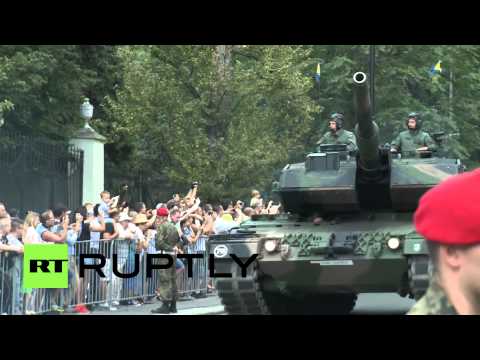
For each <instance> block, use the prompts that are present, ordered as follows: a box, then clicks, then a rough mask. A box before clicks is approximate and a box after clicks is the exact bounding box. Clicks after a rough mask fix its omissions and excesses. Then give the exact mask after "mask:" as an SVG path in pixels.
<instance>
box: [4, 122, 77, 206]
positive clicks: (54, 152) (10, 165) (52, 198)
mask: <svg viewBox="0 0 480 360" xmlns="http://www.w3.org/2000/svg"><path fill="white" fill-rule="evenodd" d="M0 169H1V171H0V201H3V202H6V203H7V205H8V207H9V208H17V209H18V210H20V211H21V213H25V211H27V210H34V211H37V212H40V211H43V210H45V209H48V208H50V207H51V206H53V205H54V204H57V203H62V204H64V205H65V206H67V207H68V208H69V209H76V208H78V207H79V206H80V205H81V202H82V191H83V190H82V187H83V183H82V181H83V151H82V150H80V149H77V148H75V147H74V146H72V145H68V144H67V143H64V142H57V141H51V140H49V139H42V138H37V137H35V138H34V137H29V136H24V135H21V134H18V133H14V132H9V131H5V130H2V131H0Z"/></svg>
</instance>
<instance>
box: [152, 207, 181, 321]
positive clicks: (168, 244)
mask: <svg viewBox="0 0 480 360" xmlns="http://www.w3.org/2000/svg"><path fill="white" fill-rule="evenodd" d="M168 215H169V211H168V209H167V208H163V207H161V208H159V209H157V218H158V224H159V225H158V228H157V238H156V241H155V246H156V249H157V250H159V251H161V252H162V253H163V254H169V255H170V256H171V257H172V258H173V264H175V263H176V258H177V257H176V254H175V247H176V246H177V245H178V244H179V242H180V236H179V235H178V231H177V228H176V227H175V225H173V224H172V223H170V222H169V221H168ZM158 295H159V298H160V299H161V301H162V303H163V304H162V306H161V307H159V308H157V309H154V310H152V313H154V314H169V313H176V312H177V273H176V270H175V265H173V266H170V268H168V269H161V270H159V288H158Z"/></svg>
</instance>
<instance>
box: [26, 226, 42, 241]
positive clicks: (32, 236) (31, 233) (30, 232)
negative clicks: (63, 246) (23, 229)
mask: <svg viewBox="0 0 480 360" xmlns="http://www.w3.org/2000/svg"><path fill="white" fill-rule="evenodd" d="M44 242H45V241H43V240H42V238H41V237H40V235H39V234H38V232H37V231H36V230H35V228H34V227H33V226H30V227H29V228H28V229H27V233H26V234H25V239H23V243H24V244H43V243H44Z"/></svg>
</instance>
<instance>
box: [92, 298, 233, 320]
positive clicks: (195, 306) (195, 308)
mask: <svg viewBox="0 0 480 360" xmlns="http://www.w3.org/2000/svg"><path fill="white" fill-rule="evenodd" d="M161 305H162V303H161V302H160V301H158V300H154V303H153V304H144V305H141V306H117V309H118V310H117V311H104V310H94V311H91V312H90V314H88V315H161V316H164V315H163V314H152V313H151V312H150V311H151V310H153V309H156V308H158V307H160V306H161ZM177 310H178V313H176V314H169V315H220V314H223V313H225V310H224V307H223V305H222V304H221V302H220V298H219V297H218V296H216V295H210V296H208V297H206V298H203V299H193V300H188V301H178V302H177Z"/></svg>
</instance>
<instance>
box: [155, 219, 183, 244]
mask: <svg viewBox="0 0 480 360" xmlns="http://www.w3.org/2000/svg"><path fill="white" fill-rule="evenodd" d="M179 241H180V236H179V235H178V231H177V228H176V227H175V225H173V224H172V223H169V222H165V223H163V224H161V225H159V226H158V228H157V238H156V239H155V246H156V248H157V250H164V251H173V248H174V247H175V246H177V244H178V243H179Z"/></svg>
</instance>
